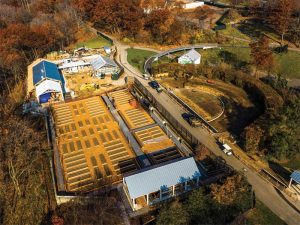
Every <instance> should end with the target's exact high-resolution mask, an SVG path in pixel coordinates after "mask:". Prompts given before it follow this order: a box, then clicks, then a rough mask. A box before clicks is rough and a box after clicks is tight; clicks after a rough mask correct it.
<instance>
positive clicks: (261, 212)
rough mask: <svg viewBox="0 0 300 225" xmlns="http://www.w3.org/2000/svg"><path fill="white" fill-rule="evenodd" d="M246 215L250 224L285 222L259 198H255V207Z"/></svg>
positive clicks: (278, 223)
mask: <svg viewBox="0 0 300 225" xmlns="http://www.w3.org/2000/svg"><path fill="white" fill-rule="evenodd" d="M246 217H247V219H248V223H249V224H251V225H271V224H274V225H275V224H276V225H285V224H286V223H285V222H284V221H282V220H281V219H280V218H279V217H278V216H277V215H275V214H274V213H273V212H272V211H271V210H270V209H268V208H267V207H266V206H265V205H264V204H263V203H262V202H260V201H259V200H256V206H255V209H253V210H251V211H250V212H249V213H248V214H247V216H246Z"/></svg>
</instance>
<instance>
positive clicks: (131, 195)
mask: <svg viewBox="0 0 300 225" xmlns="http://www.w3.org/2000/svg"><path fill="white" fill-rule="evenodd" d="M200 178H201V173H200V172H199V169H198V167H197V164H196V162H195V160H194V158H193V157H190V158H184V159H181V160H177V161H173V162H171V163H168V164H164V165H159V166H154V167H150V168H146V169H145V170H141V171H138V172H137V173H135V174H131V175H125V176H124V178H123V188H124V191H125V194H126V196H127V198H128V200H129V203H130V205H131V207H132V209H133V210H134V211H135V210H138V209H141V208H143V207H146V206H151V205H153V204H156V203H159V202H162V201H164V200H166V199H169V198H172V197H174V196H178V195H181V194H183V193H185V192H187V191H190V190H193V189H195V188H197V187H199V179H200Z"/></svg>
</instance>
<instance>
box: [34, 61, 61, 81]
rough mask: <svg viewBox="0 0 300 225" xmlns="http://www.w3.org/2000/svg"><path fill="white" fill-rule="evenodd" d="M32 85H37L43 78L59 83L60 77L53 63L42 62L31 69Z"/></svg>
mask: <svg viewBox="0 0 300 225" xmlns="http://www.w3.org/2000/svg"><path fill="white" fill-rule="evenodd" d="M32 70H33V84H34V85H35V84H37V83H38V82H40V81H41V80H43V79H45V78H50V79H53V80H58V81H61V77H60V74H59V71H58V68H57V65H56V64H55V63H51V62H48V61H46V60H43V61H41V62H39V63H38V64H36V65H35V66H34V67H33V68H32Z"/></svg>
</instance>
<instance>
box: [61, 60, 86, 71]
mask: <svg viewBox="0 0 300 225" xmlns="http://www.w3.org/2000/svg"><path fill="white" fill-rule="evenodd" d="M89 65H91V63H90V62H85V61H83V60H78V61H70V62H64V63H63V64H62V65H61V66H59V67H58V68H59V69H67V68H72V67H78V66H89Z"/></svg>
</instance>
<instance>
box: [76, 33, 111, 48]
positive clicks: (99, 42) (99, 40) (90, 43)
mask: <svg viewBox="0 0 300 225" xmlns="http://www.w3.org/2000/svg"><path fill="white" fill-rule="evenodd" d="M111 45H112V43H111V42H110V41H108V40H106V39H105V38H103V37H101V36H98V37H96V38H92V39H90V40H87V41H85V42H80V43H77V44H76V48H79V47H83V46H85V47H88V48H102V47H103V46H111Z"/></svg>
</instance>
